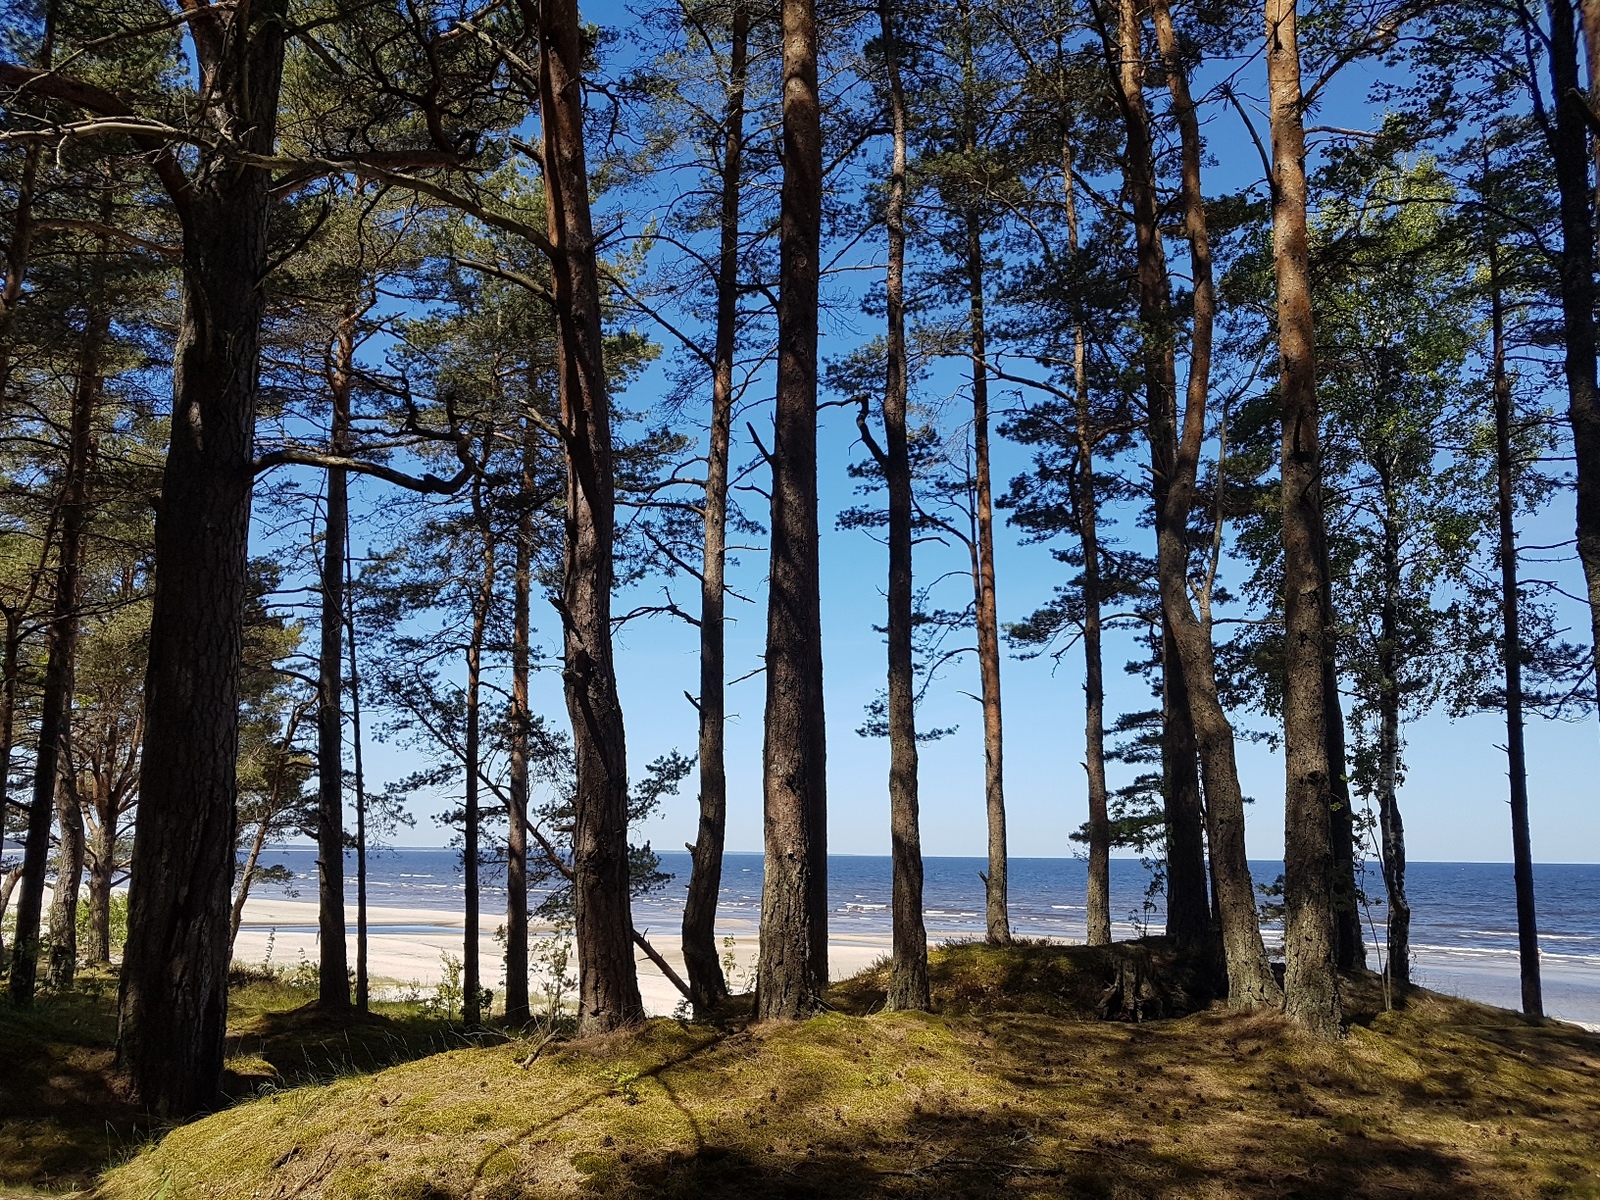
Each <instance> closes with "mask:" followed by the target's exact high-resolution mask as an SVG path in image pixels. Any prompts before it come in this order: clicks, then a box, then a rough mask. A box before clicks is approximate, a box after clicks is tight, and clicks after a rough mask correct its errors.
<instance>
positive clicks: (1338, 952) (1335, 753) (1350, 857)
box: [1317, 523, 1367, 974]
mask: <svg viewBox="0 0 1600 1200" xmlns="http://www.w3.org/2000/svg"><path fill="white" fill-rule="evenodd" d="M1324 524H1325V523H1324ZM1317 566H1318V571H1319V573H1320V575H1321V577H1322V603H1323V605H1324V611H1326V612H1327V613H1328V614H1329V622H1328V623H1329V625H1330V627H1331V625H1332V623H1333V621H1332V613H1333V573H1332V571H1331V569H1330V565H1329V562H1328V541H1327V538H1326V537H1323V539H1322V548H1321V552H1320V553H1319V555H1318V564H1317ZM1333 642H1334V637H1333V634H1332V632H1331V629H1330V632H1329V636H1328V652H1327V653H1326V654H1325V655H1323V658H1322V699H1323V704H1324V710H1323V730H1324V733H1325V735H1326V737H1327V739H1328V798H1329V799H1328V802H1329V805H1330V813H1329V822H1330V823H1329V827H1328V830H1329V836H1330V837H1331V839H1332V841H1331V846H1332V853H1333V923H1334V924H1333V933H1334V956H1333V957H1334V964H1335V965H1336V966H1337V967H1338V969H1339V971H1340V973H1341V974H1349V973H1350V972H1352V971H1355V970H1357V969H1358V968H1359V969H1365V968H1366V965H1367V948H1366V944H1365V942H1364V941H1363V939H1362V936H1361V910H1360V907H1359V904H1358V901H1357V897H1358V896H1359V894H1360V893H1359V891H1358V885H1357V882H1356V813H1355V808H1354V806H1352V804H1351V803H1350V776H1349V773H1348V771H1347V769H1346V763H1347V761H1348V756H1347V755H1346V753H1345V729H1344V705H1343V703H1342V701H1341V700H1340V697H1339V670H1338V665H1337V662H1336V661H1335V655H1334V647H1333Z"/></svg>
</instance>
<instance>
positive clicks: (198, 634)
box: [118, 0, 285, 1117]
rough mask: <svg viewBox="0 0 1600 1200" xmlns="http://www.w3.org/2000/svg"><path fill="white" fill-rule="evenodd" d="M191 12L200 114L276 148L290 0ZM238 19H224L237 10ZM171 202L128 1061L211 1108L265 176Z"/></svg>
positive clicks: (152, 1106)
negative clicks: (169, 381) (171, 290)
mask: <svg viewBox="0 0 1600 1200" xmlns="http://www.w3.org/2000/svg"><path fill="white" fill-rule="evenodd" d="M233 11H234V10H221V9H205V10H203V11H201V12H199V13H197V14H196V15H195V17H194V19H193V20H192V21H190V22H189V25H190V27H191V34H192V36H193V38H194V44H195V47H196V51H197V58H198V64H199V75H200V83H201V87H200V92H199V94H200V95H201V96H202V97H204V98H205V104H204V108H203V111H202V114H201V115H202V119H203V120H204V121H205V123H206V125H207V126H208V127H210V128H211V129H212V130H213V131H214V132H215V133H216V134H217V135H218V136H228V137H236V138H237V139H238V140H239V141H240V142H242V144H243V145H244V147H245V148H246V149H248V150H250V151H252V152H255V153H261V154H268V153H271V151H272V148H273V143H274V140H275V127H276V119H277V106H278V105H277V102H278V88H279V82H280V79H281V76H282V68H283V38H284V29H285V21H284V0H257V2H256V3H255V4H254V5H253V6H252V7H251V9H250V15H251V20H250V24H249V28H248V29H245V28H236V27H235V26H234V22H235V20H236V19H237V18H236V17H235V16H234V15H232V13H233ZM224 13H227V14H228V15H223V14H224ZM199 156H200V161H199V164H198V166H197V169H196V173H195V176H194V179H193V182H191V183H189V184H187V185H186V186H185V187H184V188H183V189H182V190H181V191H180V193H179V195H178V196H177V197H175V201H176V202H177V203H178V206H179V209H180V217H181V219H182V221H183V275H184V288H183V316H182V321H181V324H180V326H179V331H178V345H177V362H176V367H175V370H174V376H173V413H174V417H173V421H172V443H171V449H170V450H169V452H168V455H167V463H166V472H165V475H164V477H163V480H162V490H161V503H160V508H159V510H158V514H157V518H156V536H155V580H156V582H155V597H154V602H153V607H152V613H151V625H150V664H149V669H148V673H147V676H146V685H145V711H146V719H145V738H144V752H143V758H142V769H141V772H140V797H139V820H138V823H137V827H136V830H135V834H134V846H133V866H132V884H131V888H130V891H129V897H128V944H127V950H126V953H125V954H124V956H123V967H122V986H121V1003H120V1024H119V1038H118V1060H119V1062H120V1064H121V1065H122V1067H123V1068H124V1069H125V1070H126V1071H127V1072H128V1074H129V1077H130V1081H131V1083H132V1085H133V1089H134V1092H135V1093H136V1095H137V1096H138V1098H139V1099H140V1101H141V1102H142V1103H143V1104H144V1105H145V1106H146V1107H147V1108H148V1109H149V1110H150V1111H151V1112H153V1113H156V1114H157V1115H160V1116H164V1117H180V1116H187V1115H189V1114H191V1113H194V1112H197V1111H200V1110H202V1109H206V1108H210V1107H212V1106H213V1105H214V1104H215V1103H216V1101H217V1099H218V1088H219V1086H220V1084H221V1080H222V1060H223V1037H224V1033H225V1029H226V1024H227V1011H228V954H229V942H228V900H229V892H230V890H231V884H232V880H233V869H234V857H233V856H234V801H235V792H236V786H235V768H236V764H237V759H238V729H239V666H240V653H241V646H242V640H243V625H242V621H243V612H244V601H245V589H246V579H247V572H246V561H247V550H248V540H249V531H250V491H251V483H252V476H251V468H252V449H253V445H252V442H253V435H254V428H255V402H256V389H257V380H258V374H259V338H260V326H261V312H262V289H261V280H262V276H263V274H264V272H265V268H266V264H267V218H268V213H269V210H270V207H271V203H272V200H271V196H270V192H269V186H270V179H269V177H268V175H267V172H265V171H260V170H254V169H250V168H243V167H235V166H231V165H229V164H228V163H226V162H225V161H223V160H222V159H220V158H218V157H215V156H214V155H213V154H212V153H211V152H209V151H206V150H201V151H199Z"/></svg>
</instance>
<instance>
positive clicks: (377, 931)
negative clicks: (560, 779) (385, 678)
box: [233, 899, 890, 1016]
mask: <svg viewBox="0 0 1600 1200" xmlns="http://www.w3.org/2000/svg"><path fill="white" fill-rule="evenodd" d="M348 916H349V920H350V929H349V937H348V953H349V957H350V963H351V965H352V966H354V965H355V954H356V944H355V909H354V908H351V909H350V910H349V912H348ZM503 920H504V917H503V914H501V913H498V912H497V913H490V914H485V915H484V917H483V919H482V921H481V922H480V934H479V938H478V954H479V959H480V961H481V963H482V974H483V982H484V985H485V986H486V987H489V988H491V989H493V990H494V992H495V994H496V996H497V997H498V996H500V995H501V994H502V993H503V990H504V980H503V977H502V965H501V964H502V962H503V961H504V956H505V948H504V946H503V945H502V944H501V943H500V942H497V941H496V940H495V939H494V936H493V935H494V931H495V929H496V928H497V927H498V926H500V925H501V924H502V922H503ZM316 924H317V906H316V905H315V904H313V903H311V902H309V901H305V900H277V899H260V900H257V899H251V900H247V901H246V902H245V906H244V919H243V921H242V922H241V923H240V926H239V939H238V941H237V942H236V943H235V944H234V948H233V957H234V959H235V960H236V961H238V962H245V963H259V962H262V961H265V960H266V958H267V942H268V939H269V937H270V938H271V940H272V957H271V961H272V962H273V963H274V964H275V965H278V966H284V967H293V966H294V965H295V964H296V963H298V962H299V961H300V956H301V954H302V953H303V954H304V955H305V957H306V959H307V960H308V961H311V962H315V961H316V959H317V933H316ZM367 926H368V930H369V932H368V936H367V973H368V976H369V978H370V979H371V980H372V981H373V987H374V989H375V991H377V992H378V994H379V995H383V994H389V995H395V994H398V992H399V991H401V990H403V989H404V988H405V987H406V986H407V985H410V984H416V985H418V986H420V987H421V988H423V989H424V990H426V989H427V988H430V987H432V986H433V985H434V984H436V983H438V982H439V980H440V979H442V978H443V970H442V964H441V956H442V955H443V954H446V953H448V954H453V955H456V956H457V957H459V956H460V954H461V949H462V943H463V940H464V938H465V933H466V921H465V918H463V917H462V916H461V915H460V914H458V913H450V912H441V911H440V910H438V909H431V908H369V909H368V910H367ZM395 927H399V928H395ZM643 932H644V933H645V935H646V936H647V937H648V938H649V939H650V943H651V945H652V946H654V947H655V949H656V950H657V951H659V952H660V954H661V957H663V958H664V959H666V960H667V962H668V963H669V964H671V966H672V968H673V970H675V971H676V972H678V975H679V977H680V978H681V977H682V975H683V973H684V970H683V955H682V953H681V951H680V949H679V945H678V931H677V930H676V929H671V930H665V931H657V932H652V931H650V930H645V931H643ZM533 933H534V935H535V937H548V936H549V927H548V926H540V925H538V924H535V925H534V927H533ZM724 937H731V938H733V948H732V952H733V958H734V977H735V980H734V981H735V984H736V986H738V985H740V984H742V983H743V982H744V979H746V978H748V976H749V975H751V974H753V973H754V970H755V959H756V944H757V943H756V931H755V929H754V927H753V926H752V925H751V924H750V923H749V922H730V923H729V925H728V927H727V928H725V929H719V930H718V931H717V943H718V945H719V947H720V946H721V945H722V944H723V938H724ZM889 949H890V944H889V936H888V935H887V934H882V935H871V934H865V935H864V934H852V935H850V936H848V937H842V938H835V939H833V940H832V941H830V942H829V943H828V970H829V974H830V975H831V976H832V977H833V978H835V979H844V978H846V977H847V976H850V975H854V974H856V973H857V972H858V971H860V970H862V968H864V967H867V966H870V965H871V964H872V963H874V962H877V961H878V959H880V958H882V957H884V956H885V955H886V954H888V953H889ZM634 957H635V958H636V959H637V960H638V964H639V992H640V995H641V997H642V999H643V1000H644V1006H645V1011H646V1012H648V1013H649V1014H650V1015H652V1016H661V1015H666V1014H668V1013H671V1012H672V1011H673V1009H675V1008H676V1007H677V1006H678V1002H679V1001H680V1000H682V998H683V997H682V994H681V993H680V992H679V991H678V989H677V988H676V987H674V986H673V985H672V983H671V981H670V980H668V979H667V977H666V976H665V975H663V974H662V973H661V972H660V970H659V969H658V968H657V967H656V965H655V964H654V963H653V962H651V961H650V960H649V958H648V957H646V955H645V954H644V952H643V951H642V950H640V951H636V953H635V955H634ZM573 969H574V971H575V970H576V965H575V964H574V968H573ZM535 974H537V968H535ZM538 984H539V981H538V979H537V978H535V979H533V980H532V986H533V987H534V988H535V989H537V987H538Z"/></svg>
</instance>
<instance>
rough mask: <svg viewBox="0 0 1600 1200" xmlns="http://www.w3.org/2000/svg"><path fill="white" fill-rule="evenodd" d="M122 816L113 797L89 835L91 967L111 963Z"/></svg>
mask: <svg viewBox="0 0 1600 1200" xmlns="http://www.w3.org/2000/svg"><path fill="white" fill-rule="evenodd" d="M120 816H121V813H120V812H118V806H117V800H116V797H114V796H113V797H111V800H110V803H109V804H108V805H107V806H106V807H105V808H104V809H102V811H101V812H100V813H99V816H98V819H97V820H96V822H95V825H94V828H93V829H92V830H91V831H90V834H89V844H88V850H89V859H88V862H89V896H88V902H89V938H88V941H87V943H86V944H85V945H84V947H83V960H84V961H85V962H86V963H88V964H90V965H91V966H97V967H104V966H109V965H110V964H111V884H112V881H113V880H114V879H115V877H116V865H117V819H118V817H120Z"/></svg>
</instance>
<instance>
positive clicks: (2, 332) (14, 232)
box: [0, 0, 60, 842]
mask: <svg viewBox="0 0 1600 1200" xmlns="http://www.w3.org/2000/svg"><path fill="white" fill-rule="evenodd" d="M41 7H42V8H43V10H44V11H43V13H42V16H43V17H44V29H43V36H42V37H41V38H40V41H39V57H38V64H39V69H40V70H42V71H48V70H50V68H51V66H52V64H53V63H54V61H55V41H56V37H55V30H56V15H57V10H58V8H59V7H60V5H59V4H58V2H57V0H46V3H44V4H43V5H41ZM44 150H45V145H44V143H43V142H30V143H29V144H28V147H27V149H25V150H24V151H23V152H22V154H23V157H22V170H21V171H20V172H19V173H18V176H17V191H16V205H15V207H14V208H13V209H12V218H11V236H10V237H8V238H7V239H6V242H5V250H4V257H5V273H4V275H3V276H0V406H3V405H4V404H5V400H6V392H7V391H8V390H9V388H10V383H11V327H12V326H13V325H14V324H16V319H17V309H18V307H19V306H20V305H21V303H22V286H23V283H24V281H25V280H26V278H27V274H28V265H29V259H30V258H31V256H32V251H33V233H34V219H33V203H34V198H35V195H36V193H37V191H38V184H39V163H40V162H41V161H42V160H43V158H44ZM5 813H6V810H5V801H4V797H3V796H0V842H3V841H4V829H5Z"/></svg>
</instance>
